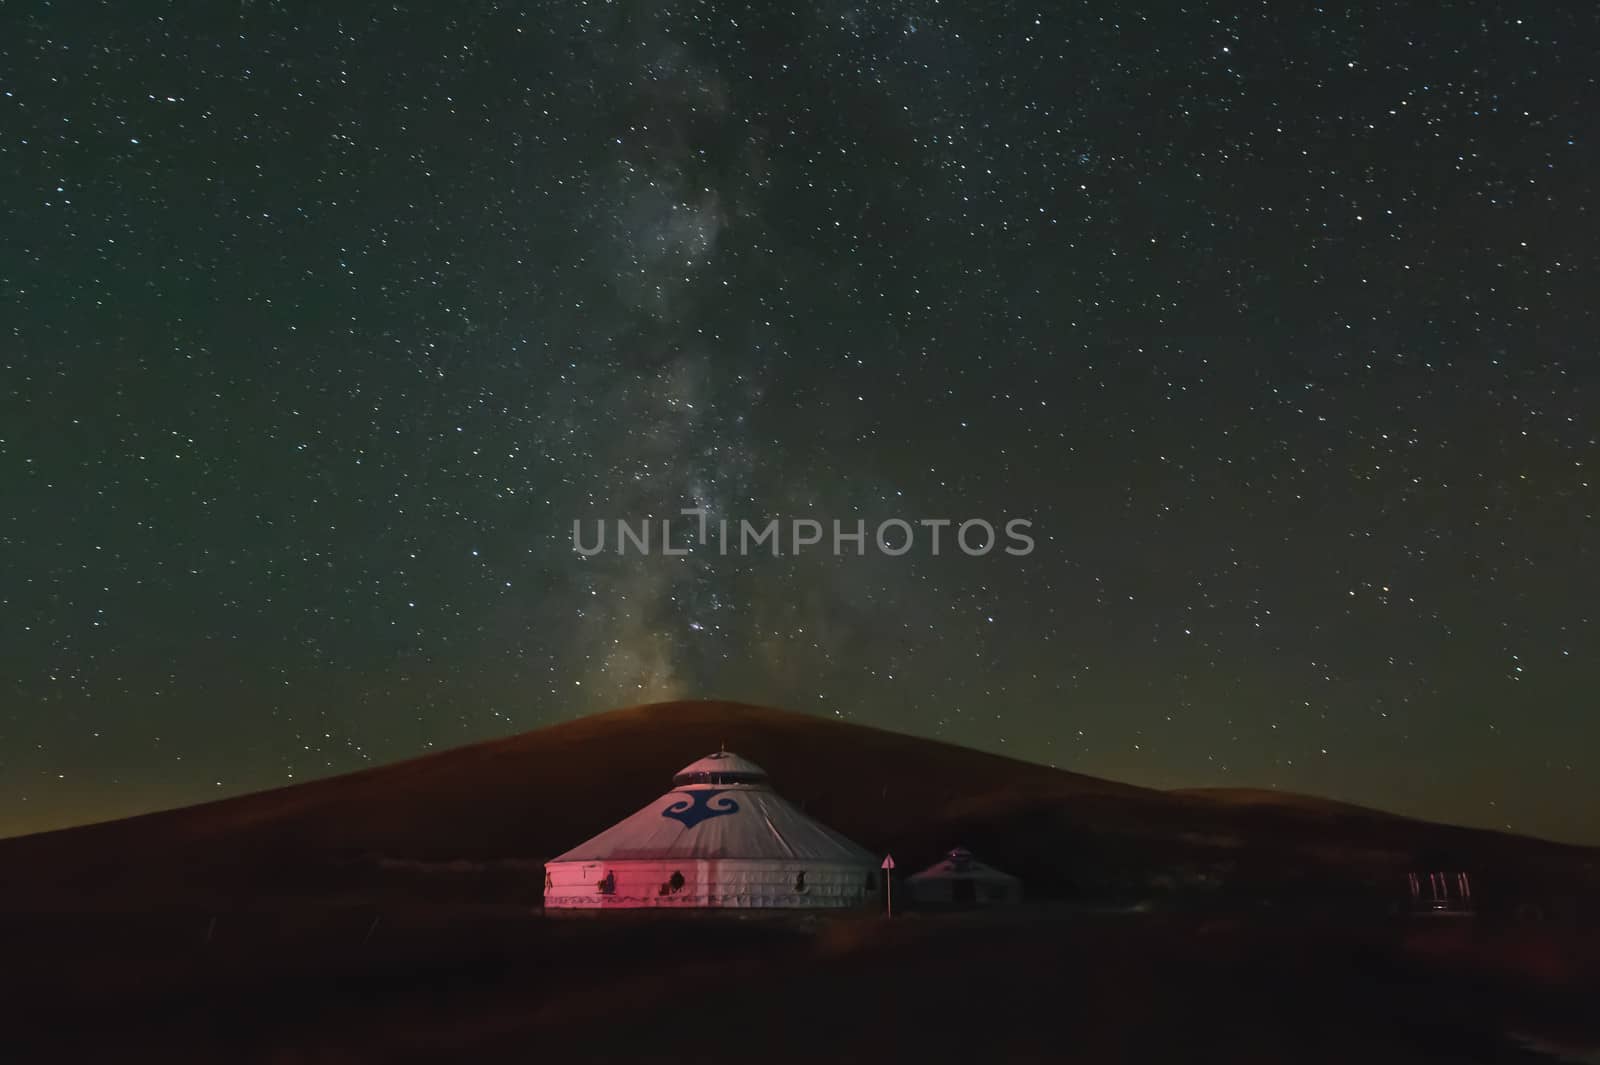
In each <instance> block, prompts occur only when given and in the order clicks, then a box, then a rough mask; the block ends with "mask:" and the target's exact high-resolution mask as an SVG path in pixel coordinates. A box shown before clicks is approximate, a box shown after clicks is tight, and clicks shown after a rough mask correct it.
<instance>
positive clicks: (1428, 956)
mask: <svg viewBox="0 0 1600 1065" xmlns="http://www.w3.org/2000/svg"><path fill="white" fill-rule="evenodd" d="M0 931H3V934H4V937H5V943H4V948H5V951H6V956H7V961H8V964H7V966H6V967H5V975H4V977H3V980H0V1001H3V1002H4V1003H5V1005H6V1012H8V1013H9V1014H10V1019H9V1020H8V1022H7V1044H8V1047H9V1049H8V1051H7V1056H6V1057H5V1059H4V1060H6V1061H8V1062H18V1063H25V1062H51V1061H70V1062H90V1061H94V1062H101V1061H112V1060H115V1061H161V1062H168V1063H176V1062H191V1061H192V1062H230V1063H248V1062H271V1063H282V1065H287V1063H291V1062H305V1063H311V1062H322V1063H335V1062H391V1061H393V1062H406V1061H449V1062H497V1061H530V1060H540V1059H552V1060H562V1061H565V1062H575V1061H616V1062H634V1061H682V1062H710V1061H730V1060H740V1061H753V1062H849V1061H863V1062H865V1061H872V1062H883V1061H898V1060H910V1059H913V1058H914V1059H917V1060H933V1061H944V1060H956V1059H958V1058H961V1059H971V1060H981V1061H985V1062H1009V1061H1018V1062H1026V1061H1077V1062H1146V1061H1160V1062H1172V1061H1229V1062H1284V1061H1295V1062H1390V1061H1393V1062H1430V1061H1438V1062H1488V1061H1548V1060H1550V1059H1549V1058H1547V1057H1542V1056H1540V1055H1537V1054H1534V1053H1533V1052H1531V1051H1528V1050H1525V1049H1522V1048H1521V1047H1520V1046H1519V1045H1518V1043H1517V1042H1516V1041H1515V1039H1514V1038H1513V1035H1515V1034H1518V1033H1526V1034H1532V1035H1535V1036H1538V1037H1539V1038H1541V1039H1543V1040H1545V1041H1547V1043H1550V1044H1560V1043H1564V1044H1567V1045H1570V1046H1572V1047H1574V1048H1582V1047H1585V1046H1587V1047H1589V1048H1590V1052H1592V1050H1593V1048H1595V1047H1597V1046H1600V1017H1597V1016H1596V1013H1595V1003H1596V1002H1600V997H1596V992H1597V990H1600V967H1597V966H1596V958H1597V957H1600V953H1597V952H1596V950H1595V949H1594V948H1595V945H1596V944H1595V943H1594V942H1593V941H1589V942H1587V943H1585V942H1583V941H1582V940H1581V939H1574V938H1573V936H1572V935H1571V934H1569V933H1564V934H1561V935H1552V934H1546V933H1543V932H1539V931H1537V930H1534V931H1530V930H1528V929H1526V928H1511V927H1506V928H1499V929H1496V928H1494V927H1490V926H1487V925H1485V924H1482V923H1474V922H1457V921H1435V922H1431V923H1430V922H1421V923H1418V922H1380V923H1377V924H1363V925H1359V926H1356V925H1350V924H1340V923H1330V922H1325V921H1318V920H1315V919H1309V918H1305V917H1297V918H1293V919H1284V918H1271V919H1266V918H1253V919H1251V920H1249V921H1244V920H1241V919H1238V918H1228V917H1224V916H1221V915H1216V914H1213V915H1209V916H1207V915H1201V914H1179V913H1165V914H1161V913H1131V914H1126V913H1125V914H1110V913H1099V914H1096V913H1092V912H1088V911H1084V910H1068V909H1055V910H1050V909H1035V910H1028V911H1025V912H1021V913H1017V914H1013V915H1009V916H1004V917H994V916H988V917H982V916H969V917H930V916H908V917H902V918H896V919H895V920H894V921H892V922H891V921H886V920H883V919H881V918H875V917H856V918H835V919H814V918H809V919H797V918H778V919H774V918H772V917H770V916H768V917H762V918H754V919H744V920H740V919H722V920H717V919H707V918H689V919H682V918H679V919H672V918H666V919H661V918H655V919H651V918H649V917H644V918H630V917H623V918H622V919H620V920H608V919H604V918H594V917H588V918H568V919H547V918H544V917H542V916H537V915H533V914H530V913H528V912H527V911H525V910H516V911H510V910H500V911H475V912H469V911H457V912H454V913H445V912H442V911H439V910H431V911H419V912H416V913H411V914H401V913H392V912H391V913H385V914H377V913H371V912H367V911H362V910H359V909H344V910H338V911H328V912H323V913H310V912H303V913H300V914H298V915H297V916H294V917H289V916H285V915H283V914H277V915H274V914H270V913H267V912H255V913H244V912H237V913H225V914H221V915H211V916H202V915H200V914H195V913H183V912H168V913H165V914H160V915H150V914H145V915H139V916H132V915H129V916H123V917H116V916H113V915H101V916H100V917H98V918H96V919H94V920H83V919H77V920H68V919H67V918H65V917H59V918H53V919H49V920H39V919H33V920H28V921H18V920H13V921H10V922H9V923H6V924H4V925H0ZM1579 1052H1580V1051H1577V1050H1575V1051H1574V1053H1575V1054H1576V1053H1579Z"/></svg>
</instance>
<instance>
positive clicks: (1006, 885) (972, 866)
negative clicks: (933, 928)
mask: <svg viewBox="0 0 1600 1065" xmlns="http://www.w3.org/2000/svg"><path fill="white" fill-rule="evenodd" d="M906 882H907V883H908V884H909V885H910V886H911V900H912V901H913V902H915V903H916V904H917V905H919V906H930V907H933V906H1003V905H1007V904H1009V903H1017V902H1021V901H1022V881H1020V880H1018V879H1017V878H1016V877H1014V876H1011V875H1010V874H1009V873H1002V872H1001V871H1000V870H998V869H996V868H994V867H993V866H990V865H984V864H983V863H982V862H980V861H978V860H977V859H976V858H974V857H973V856H972V852H971V851H969V850H967V849H966V848H965V847H956V848H953V849H952V850H951V851H950V852H949V853H948V854H946V855H945V856H944V858H943V859H942V860H940V861H938V862H936V863H935V864H933V865H930V866H929V867H928V868H926V869H924V870H923V871H922V872H920V873H914V874H912V875H911V876H910V877H908V878H907V881H906Z"/></svg>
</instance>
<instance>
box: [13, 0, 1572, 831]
mask: <svg viewBox="0 0 1600 1065" xmlns="http://www.w3.org/2000/svg"><path fill="white" fill-rule="evenodd" d="M1522 7H1523V10H1522V11H1521V12H1520V14H1516V13H1513V10H1512V9H1510V8H1506V7H1504V6H1502V5H1493V4H1474V3H1454V4H1440V5H1432V4H1429V5H1421V4H1416V5H1413V4H1383V5H1378V4H1371V3H1366V4H1354V5H1329V6H1326V7H1324V6H1319V5H1315V4H1307V3H1295V2H1290V3H1272V4H1256V5H1242V4H1233V5H1222V4H1206V3H1191V4H1187V5H1184V6H1182V7H1173V6H1171V5H1157V6H1154V7H1147V8H1146V7H1139V6H1137V5H1135V6H1129V5H1125V4H1116V5H1113V4H1104V3H1082V4H1061V3H1056V4H1044V5H1041V4H1025V3H1020V2H1013V0H1003V2H999V3H976V2H954V0H880V2H876V3H872V4H861V3H852V2H845V0H818V2H815V3H809V4H805V5H789V4H771V3H757V4H737V3H723V2H709V0H708V2H692V0H664V2H642V0H615V2H601V0H552V2H546V3H529V4H513V3H498V2H481V0H452V2H448V3H445V2H427V0H400V2H388V3H382V4H365V3H354V2H345V3H332V4H313V3H291V2H271V0H236V2H233V3H208V4H201V3H163V2H158V0H149V2H145V3H123V2H102V3H99V4H95V5H86V4H65V3H60V2H55V3H52V2H50V0H35V2H32V3H10V4H4V5H0V341H3V343H0V375H3V379H4V383H5V387H4V389H0V484H3V486H4V500H5V505H4V507H3V508H0V634H3V635H0V685H3V688H0V834H6V833H17V832H24V831H33V830H38V829H43V828H50V827H56V826H61V825H66V824H71V823H75V822H80V821H85V820H94V819H102V818H107V817H112V816H120V815H123V814H128V813H133V812H138V811H143V810H148V809H153V808H157V807H163V806H171V805H179V804H185V803H191V802H196V801H203V800H207V799H212V798H217V797H221V796H225V795H233V794H239V793H242V792H247V791H253V790H259V789H262V788H267V787H275V786H279V785H283V784H286V783H291V782H295V781H302V780H307V779H311V778H314V777H318V776H325V775H328V774H332V773H338V772H344V771H349V770H353V769H357V768H362V767H365V766H369V765H374V764H381V763H384V762H387V761H392V760H397V759H400V758H405V757H409V756H413V755H416V754H418V753H421V752H424V751H428V750H437V749H442V748H446V747H450V746H454V745H458V744H462V743H466V742H469V741H474V740H479V739H485V738H490V737H494V736H499V735H505V734H510V733H514V732H520V731H524V730H527V729H532V728H537V727H540V726H544V725H548V724H553V723H556V722H559V721H564V720H568V719H571V718H573V717H576V716H580V715H583V714H586V713H592V712H596V711H599V710H603V709H608V708H611V707H614V706H618V705H627V704H633V703H638V702H642V701H647V700H655V699H665V698H680V697H701V696H704V697H721V698H736V699H743V700H749V701H754V702H761V703H767V704H772V705H778V706H785V707H790V708H794V709H801V710H806V711H809V712H812V713H815V714H818V715H821V716H826V717H839V718H844V719H848V720H851V721H856V722H861V723H865V724H871V725H877V726H881V727H886V728H891V729H895V730H900V731H905V732H910V733H915V734H918V735H926V736H934V737H939V738H942V739H945V740H949V741H953V742H957V743H962V744H967V745H971V746H976V747H981V748H984V749H988V750H994V751H998V752H1001V753H1005V754H1008V755H1012V756H1015V757H1019V758H1024V759H1030V760H1035V761H1039V762H1047V763H1050V764H1053V765H1058V766H1061V767H1063V768H1070V769H1074V770H1077V771H1081V772H1086V773H1092V774H1097V775H1103V776H1110V777H1115V778H1118V779H1123V780H1128V781H1132V782H1135V783H1140V784H1148V785H1153V786H1161V787H1178V786H1199V785H1222V786H1255V787H1270V788H1281V789H1286V790H1294V791H1305V792H1312V793H1317V794H1322V795H1328V796H1333V797H1338V798H1343V799H1348V800H1352V801H1357V802H1364V803H1369V804H1374V805H1378V806H1382V807H1386V808H1389V809H1394V810H1397V811H1400V812H1405V813H1410V814H1417V815H1421V816H1426V817H1434V818H1441V819H1446V820H1450V821H1455V822H1461V823H1468V824H1474V825H1484V826H1492V827H1507V828H1511V829H1514V830H1516V831H1522V832H1532V833H1537V834H1541V835H1546V836H1550V837H1554V838H1559V839H1566V840H1573V841H1584V842H1590V843H1600V765H1597V754H1600V716H1597V713H1596V711H1597V706H1596V701H1595V693H1596V692H1597V691H1600V629H1597V625H1596V617H1595V613H1596V611H1597V610H1600V607H1597V605H1596V604H1597V602H1600V567H1597V561H1600V559H1597V552H1596V534H1597V531H1600V526H1597V521H1596V506H1597V502H1596V490H1595V484H1594V480H1595V477H1596V466H1597V464H1600V442H1597V438H1600V382H1597V376H1600V363H1597V357H1600V353H1597V350H1596V342H1597V339H1600V329H1597V325H1600V323H1597V316H1596V313H1595V310H1594V307H1595V305H1596V302H1597V301H1596V297H1595V293H1596V291H1597V289H1600V285H1597V278H1600V252H1597V250H1596V249H1597V248H1600V217H1597V209H1600V208H1597V204H1600V178H1597V176H1596V175H1597V174H1600V153H1597V152H1596V145H1597V138H1600V129H1597V128H1596V126H1597V120H1596V118H1595V116H1596V114H1597V113H1600V81H1597V77H1600V74H1597V71H1600V66H1597V65H1596V63H1595V61H1594V57H1595V55H1596V54H1597V51H1596V46H1597V44H1600V15H1597V13H1596V11H1595V10H1593V9H1592V8H1591V7H1589V6H1586V5H1582V4H1568V5H1545V6H1539V5H1522ZM695 506H703V507H705V508H707V510H708V511H709V513H710V514H711V515H712V517H713V518H717V517H729V518H732V519H734V520H735V521H737V520H739V519H750V520H751V521H753V522H764V521H765V520H766V519H768V518H770V517H782V518H784V519H789V518H814V519H817V520H819V521H821V522H823V523H831V522H832V521H835V520H839V521H842V522H844V523H846V525H848V526H851V527H853V525H854V522H855V521H856V520H865V521H866V522H867V523H868V527H869V528H871V527H873V526H875V525H876V524H877V523H878V522H880V521H883V520H885V519H889V518H902V519H905V520H909V521H912V522H915V521H917V520H918V519H922V518H949V519H952V520H955V521H961V520H965V519H969V518H983V519H986V520H989V521H991V522H994V523H996V524H998V523H1000V522H1003V521H1004V520H1006V519H1009V518H1014V517H1022V518H1026V519H1028V520H1030V521H1032V522H1033V535H1034V537H1035V539H1036V548H1035V550H1034V551H1033V552H1032V553H1031V554H1030V555H1028V556H1026V557H1015V556H1009V555H1005V554H1002V553H1000V552H998V551H996V552H994V553H993V554H990V555H986V556H983V557H968V556H966V555H965V554H962V553H960V552H950V551H946V552H944V553H942V554H940V555H939V556H933V555H932V554H931V553H929V552H927V551H925V550H915V551H912V552H910V553H908V554H906V555H904V556H902V557H886V556H884V555H883V554H882V553H880V552H878V551H876V550H874V549H871V548H869V550H868V551H867V552H866V553H865V555H863V556H861V557H856V556H854V555H849V554H847V555H846V556H845V557H842V558H836V557H833V555H832V554H831V552H829V551H827V550H821V549H819V550H816V551H812V552H809V553H807V552H802V553H801V554H799V555H798V556H796V555H793V554H789V553H785V554H784V555H783V556H781V557H779V558H772V557H770V556H766V555H750V556H746V557H738V556H736V555H735V556H729V557H722V556H719V555H718V554H717V553H716V552H715V550H714V549H713V550H706V549H699V548H695V549H692V550H690V551H689V553H688V554H687V555H683V556H673V557H667V556H663V555H661V554H659V553H656V554H652V555H648V556H641V555H639V554H637V553H634V554H630V555H627V556H618V555H617V554H615V553H613V552H607V553H604V554H600V555H596V556H594V557H592V558H585V557H581V556H579V555H578V554H577V553H576V552H575V551H574V549H573V542H572V523H573V521H574V520H575V519H583V520H585V521H589V522H593V521H594V520H598V519H606V520H612V519H616V518H625V519H631V520H634V521H637V520H639V519H644V518H655V519H659V518H661V517H663V516H665V517H671V516H674V515H677V514H678V512H679V511H680V509H681V508H685V507H695ZM687 524H688V523H687V520H685V521H684V522H683V527H684V528H687ZM671 768H672V767H670V766H669V767H666V769H667V770H670V769H671Z"/></svg>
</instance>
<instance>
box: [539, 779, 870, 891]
mask: <svg viewBox="0 0 1600 1065" xmlns="http://www.w3.org/2000/svg"><path fill="white" fill-rule="evenodd" d="M672 784H673V787H672V790H671V791H669V792H667V793H666V794H665V795H662V796H661V797H660V798H659V799H657V800H656V801H654V802H652V803H651V804H650V805H648V806H646V807H645V808H644V809H642V810H640V811H639V812H638V813H636V814H633V815H632V816H630V817H627V818H625V819H623V820H622V821H620V822H618V823H617V824H615V825H613V826H612V827H611V828H608V829H606V830H605V831H604V832H602V833H600V834H599V835H598V836H595V837H594V838H593V839H591V840H589V841H587V842H585V843H580V844H579V845H578V846H576V847H574V848H572V849H571V850H570V851H567V852H566V853H565V854H563V855H561V856H560V857H558V858H555V859H553V860H551V861H549V862H547V863H545V867H544V868H545V877H544V904H545V908H546V909H641V908H647V907H664V908H709V907H736V908H793V909H845V908H849V907H855V906H862V905H866V904H869V903H875V902H876V901H877V898H878V862H877V860H876V859H875V858H874V857H873V856H872V854H871V853H869V852H868V851H867V850H865V849H864V848H862V847H860V846H858V845H857V844H855V843H852V842H851V841H850V840H848V839H846V838H845V837H843V836H841V835H840V834H839V833H837V832H835V831H834V830H833V829H831V828H828V827H827V826H826V825H822V824H819V823H818V822H816V821H813V820H812V819H811V818H809V817H807V816H806V815H805V814H803V813H801V812H800V810H799V809H797V808H796V807H795V806H793V805H792V804H791V803H789V802H788V801H787V800H785V799H784V798H783V797H782V796H780V795H779V794H778V793H777V792H775V791H773V790H772V788H771V786H770V785H769V784H768V782H767V774H766V771H765V770H763V769H762V768H761V767H760V766H758V765H756V764H755V763H754V762H752V761H749V760H748V759H745V758H740V757H739V756H738V755H736V754H734V753H732V752H731V751H718V752H717V753H716V754H711V755H707V756H706V757H704V758H702V759H700V760H699V761H698V762H694V763H693V764H691V765H687V766H685V767H684V768H683V769H682V770H681V771H679V772H678V774H677V775H676V776H675V777H673V780H672Z"/></svg>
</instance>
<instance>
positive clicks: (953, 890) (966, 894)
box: [950, 880, 978, 906]
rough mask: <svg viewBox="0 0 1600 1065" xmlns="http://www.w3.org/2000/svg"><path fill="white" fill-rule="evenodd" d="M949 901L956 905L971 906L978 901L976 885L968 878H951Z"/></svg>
mask: <svg viewBox="0 0 1600 1065" xmlns="http://www.w3.org/2000/svg"><path fill="white" fill-rule="evenodd" d="M950 901H951V902H953V903H955V904H956V905H957V906H971V905H972V904H973V903H975V902H977V901H978V892H977V886H976V885H975V884H973V882H972V881H970V880H952V881H951V882H950Z"/></svg>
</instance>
